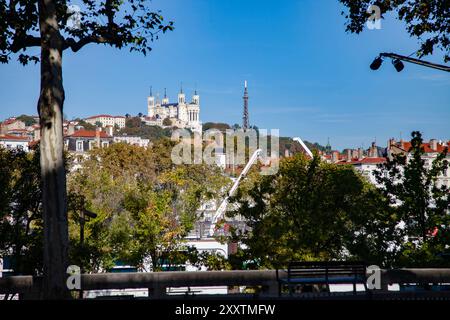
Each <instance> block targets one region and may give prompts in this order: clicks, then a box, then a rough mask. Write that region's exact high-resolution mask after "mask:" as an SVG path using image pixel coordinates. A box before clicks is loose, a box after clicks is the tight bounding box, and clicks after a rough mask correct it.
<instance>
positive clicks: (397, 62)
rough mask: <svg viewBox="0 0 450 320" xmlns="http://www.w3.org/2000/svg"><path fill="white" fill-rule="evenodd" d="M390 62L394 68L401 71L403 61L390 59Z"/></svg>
mask: <svg viewBox="0 0 450 320" xmlns="http://www.w3.org/2000/svg"><path fill="white" fill-rule="evenodd" d="M392 64H393V65H394V68H395V70H397V72H400V71H402V70H403V68H404V67H405V65H404V64H403V62H401V61H400V60H399V59H395V60H392Z"/></svg>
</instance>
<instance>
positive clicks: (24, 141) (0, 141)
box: [0, 134, 30, 152]
mask: <svg viewBox="0 0 450 320" xmlns="http://www.w3.org/2000/svg"><path fill="white" fill-rule="evenodd" d="M29 142H30V139H29V138H27V137H19V136H13V135H7V134H6V135H0V146H1V147H3V148H6V149H9V150H11V149H19V150H23V151H25V152H28V150H29V148H28V144H29Z"/></svg>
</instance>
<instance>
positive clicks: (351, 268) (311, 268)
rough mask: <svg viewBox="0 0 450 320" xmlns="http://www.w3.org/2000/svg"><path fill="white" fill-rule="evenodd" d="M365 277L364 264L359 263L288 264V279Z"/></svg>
mask: <svg viewBox="0 0 450 320" xmlns="http://www.w3.org/2000/svg"><path fill="white" fill-rule="evenodd" d="M340 276H341V277H343V276H355V277H365V276H366V264H365V263H364V262H360V261H327V262H317V261H307V262H304V261H293V262H290V263H289V267H288V278H306V277H308V278H313V277H325V278H332V277H340Z"/></svg>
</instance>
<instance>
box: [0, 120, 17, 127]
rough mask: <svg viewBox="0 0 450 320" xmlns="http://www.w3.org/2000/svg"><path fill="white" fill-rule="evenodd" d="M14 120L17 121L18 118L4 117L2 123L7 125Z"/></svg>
mask: <svg viewBox="0 0 450 320" xmlns="http://www.w3.org/2000/svg"><path fill="white" fill-rule="evenodd" d="M16 121H19V120H17V119H16V118H9V119H6V120H5V121H3V124H2V125H4V126H7V125H9V124H12V123H14V122H16Z"/></svg>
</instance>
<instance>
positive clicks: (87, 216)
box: [80, 209, 97, 247]
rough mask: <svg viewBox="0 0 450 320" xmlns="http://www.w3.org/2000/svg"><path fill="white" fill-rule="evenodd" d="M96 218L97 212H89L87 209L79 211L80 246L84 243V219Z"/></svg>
mask: <svg viewBox="0 0 450 320" xmlns="http://www.w3.org/2000/svg"><path fill="white" fill-rule="evenodd" d="M91 218H92V219H94V218H97V214H95V213H94V212H91V211H89V210H86V209H83V210H81V212H80V246H81V247H83V244H84V224H85V223H86V221H89V220H90V219H91Z"/></svg>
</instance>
